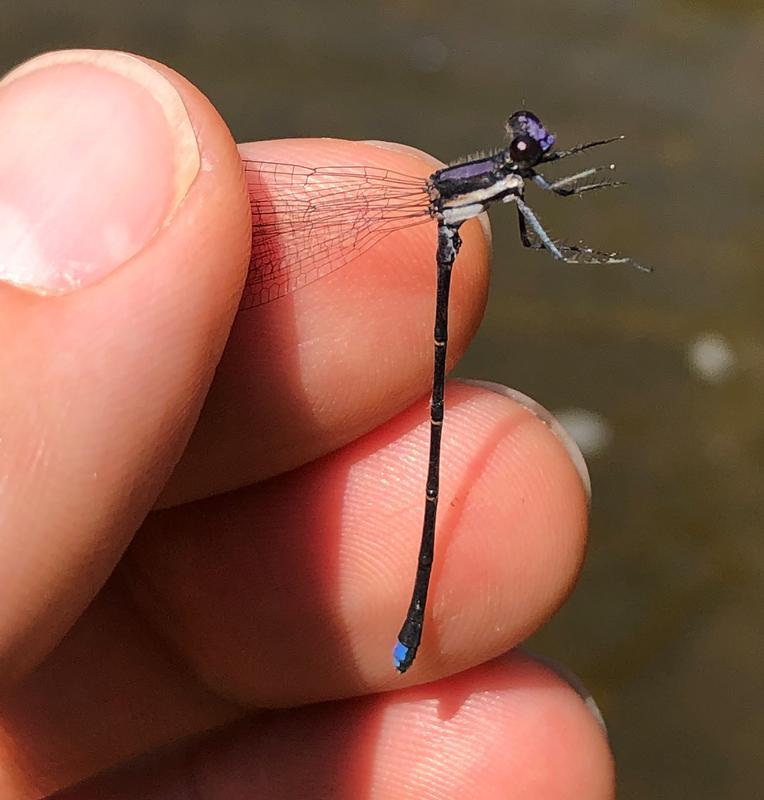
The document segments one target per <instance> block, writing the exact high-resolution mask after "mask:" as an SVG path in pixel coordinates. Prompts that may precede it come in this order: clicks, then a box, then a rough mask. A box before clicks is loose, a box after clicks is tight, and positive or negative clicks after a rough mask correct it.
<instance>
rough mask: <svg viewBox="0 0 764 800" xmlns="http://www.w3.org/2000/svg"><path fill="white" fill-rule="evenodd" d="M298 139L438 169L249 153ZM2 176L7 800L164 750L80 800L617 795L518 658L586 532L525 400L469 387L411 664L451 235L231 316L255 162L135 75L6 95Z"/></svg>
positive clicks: (465, 274) (116, 70)
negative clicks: (400, 653)
mask: <svg viewBox="0 0 764 800" xmlns="http://www.w3.org/2000/svg"><path fill="white" fill-rule="evenodd" d="M290 147H293V148H294V147H296V148H298V149H300V148H302V152H304V153H305V154H306V158H307V157H309V158H315V159H316V160H317V161H323V162H326V163H328V162H329V161H332V162H334V163H341V162H338V159H346V160H347V161H346V163H356V162H357V161H358V160H359V159H363V160H368V161H373V162H375V163H385V164H388V165H389V166H391V167H392V168H395V169H399V170H401V171H403V172H409V173H412V172H417V174H419V173H421V174H422V175H426V174H428V172H430V171H431V170H432V165H431V164H430V163H429V162H428V161H427V160H426V159H425V158H424V157H422V156H421V155H418V154H416V153H414V152H412V151H411V150H410V149H407V148H392V149H391V148H388V147H378V146H375V145H373V144H362V143H348V142H332V141H327V140H316V141H315V142H308V143H307V144H306V143H301V144H292V145H285V144H284V143H278V142H271V143H258V144H253V145H246V146H244V148H243V151H244V152H245V153H248V154H249V155H250V156H251V157H257V158H260V159H268V158H270V159H273V160H284V159H286V158H287V156H286V155H285V153H286V152H287V150H285V149H284V148H287V149H288V148H290ZM289 152H292V153H293V152H294V151H293V150H291V151H289ZM0 176H2V179H1V183H0V209H1V210H0V340H1V341H2V342H3V346H2V348H1V349H0V386H2V391H0V684H1V685H2V689H3V693H2V695H0V790H2V791H0V795H1V796H2V797H3V798H6V797H7V798H8V800H21V799H22V798H24V800H26V799H27V798H37V797H41V796H43V795H45V794H48V793H51V792H53V791H56V790H58V789H61V788H63V787H66V786H69V785H71V784H72V783H74V782H76V781H80V780H83V779H86V778H88V777H90V776H94V775H96V773H99V772H100V771H101V770H104V769H106V768H109V767H112V766H114V765H117V764H121V763H123V762H126V761H127V760H128V759H131V758H132V757H134V756H137V755H140V754H147V753H148V754H152V755H151V757H150V760H149V762H146V761H142V762H139V763H137V764H136V763H130V764H128V765H127V766H125V767H124V768H122V769H121V770H119V771H117V772H115V773H113V774H112V775H110V776H108V777H96V778H94V779H93V780H92V781H90V782H88V783H87V784H84V785H82V786H80V787H78V788H73V789H70V790H68V791H66V792H65V793H64V794H62V797H66V798H69V800H74V799H75V798H76V800H91V799H92V798H99V800H104V799H105V798H114V800H117V798H136V797H141V798H149V797H151V798H154V797H155V798H169V797H177V796H178V794H179V793H180V794H183V793H184V792H186V793H188V794H194V792H195V793H196V794H195V795H194V796H202V797H205V798H207V797H214V798H216V800H217V799H218V798H221V800H225V798H229V797H231V798H233V797H236V798H239V797H242V796H245V797H260V796H267V797H272V798H279V797H283V798H293V797H303V796H304V797H312V798H320V797H352V798H358V797H366V796H369V797H373V796H379V797H391V798H392V797H395V798H406V797H417V798H420V800H421V799H423V798H428V797H432V798H448V797H464V796H474V797H480V798H491V797H502V798H505V797H517V798H534V800H543V799H544V798H567V797H570V798H577V799H578V798H592V799H593V800H595V799H596V798H608V797H612V793H613V787H612V780H613V778H612V765H611V761H610V756H609V753H608V749H607V745H606V743H605V739H604V736H603V734H602V731H601V730H600V728H599V727H598V725H597V723H596V722H595V720H594V718H593V717H592V716H591V715H590V714H589V712H588V711H587V709H586V707H585V706H584V704H583V703H582V702H581V700H580V698H579V696H578V695H577V694H576V693H575V692H574V691H573V689H572V688H571V687H570V686H569V685H568V684H567V683H566V682H565V681H563V680H561V679H560V677H559V676H558V675H556V674H555V673H554V672H553V671H551V670H549V669H548V668H547V667H545V666H543V665H542V664H540V663H538V662H536V661H535V660H533V659H532V658H530V657H528V656H527V655H524V654H522V653H519V652H517V651H513V652H511V653H509V655H505V653H506V652H507V651H508V650H510V648H512V647H513V646H514V645H516V644H517V643H518V642H519V641H521V640H522V639H524V638H525V637H526V636H527V635H528V634H529V633H530V632H532V631H533V630H534V629H535V628H536V627H538V626H539V625H540V624H541V623H542V622H543V621H544V620H545V619H546V618H548V616H549V615H550V614H551V613H552V612H553V611H554V610H555V608H556V607H557V606H558V605H559V604H560V603H561V602H562V601H563V599H564V598H565V596H566V594H567V593H568V591H569V590H570V587H571V585H572V582H573V581H574V579H575V576H576V574H577V571H578V568H579V566H580V562H581V558H582V555H583V547H584V539H585V527H586V496H585V491H584V488H583V482H582V480H581V477H580V476H579V474H578V472H577V471H576V468H575V466H574V464H573V462H572V461H571V458H570V456H569V453H568V451H567V450H566V447H565V446H564V445H563V441H564V440H563V439H561V438H559V437H558V436H555V435H554V433H553V432H552V431H551V429H550V426H549V424H546V423H545V422H544V421H543V420H540V419H539V418H538V417H537V416H536V415H534V414H532V413H529V411H528V408H527V407H524V406H523V405H520V404H518V402H517V401H516V399H513V398H512V397H511V396H508V395H507V394H504V393H501V392H498V391H491V390H489V389H487V388H486V387H485V386H477V385H466V384H458V383H455V384H451V385H450V386H449V389H448V394H447V412H446V423H445V425H446V433H445V435H444V451H443V465H444V466H443V470H442V487H441V499H440V516H439V525H438V542H437V555H436V559H437V563H436V566H435V569H434V574H433V584H432V587H431V593H430V616H429V618H428V620H427V626H426V632H425V638H424V642H423V645H422V648H421V650H420V652H419V656H418V658H417V661H416V663H415V665H414V667H413V668H412V669H411V670H410V671H409V672H408V673H407V674H406V675H405V677H401V676H400V675H398V674H397V673H396V672H395V671H394V669H393V668H392V665H391V661H390V650H391V646H392V643H393V641H394V638H395V634H396V633H397V630H398V627H399V625H400V622H401V619H402V616H403V614H404V613H405V608H406V605H407V602H408V596H409V592H410V588H411V581H412V578H413V571H414V565H415V560H416V551H417V547H418V537H419V530H420V525H421V519H420V515H421V513H422V508H421V506H422V502H423V488H424V486H423V484H424V471H425V465H426V449H427V435H428V409H427V403H426V400H423V399H422V398H423V397H424V396H425V395H426V393H427V391H428V385H429V381H430V373H431V369H432V366H431V364H432V361H431V359H432V353H431V327H432V323H431V320H432V308H433V302H434V297H433V284H434V268H433V252H432V250H433V248H432V242H433V236H434V234H433V231H432V227H431V226H419V227H417V228H412V229H410V230H408V231H404V232H401V233H399V234H396V236H397V237H400V238H397V239H396V242H397V243H398V244H397V247H396V248H385V247H381V248H375V249H374V250H372V251H370V253H369V254H368V256H367V257H365V263H364V264H363V265H358V266H356V265H354V266H353V267H348V268H346V269H343V270H340V271H339V272H337V273H335V274H334V275H332V276H331V277H329V278H326V279H324V280H322V281H318V282H317V283H315V284H313V285H311V286H310V287H307V288H306V289H304V290H302V291H300V292H298V293H297V294H295V295H292V296H289V297H288V298H285V299H284V300H282V301H278V302H275V303H270V304H268V305H266V306H264V307H261V308H258V309H255V310H252V311H250V312H247V313H243V314H240V315H239V316H237V317H236V318H235V320H234V316H235V312H236V306H237V296H238V293H239V291H240V289H241V286H242V282H243V279H244V276H245V274H246V269H247V263H248V257H249V235H250V215H249V205H248V198H247V193H246V189H245V186H244V184H243V180H242V172H241V162H240V155H239V153H238V152H237V150H236V147H235V145H234V144H233V142H232V140H231V138H230V135H229V132H228V130H227V129H226V127H225V125H224V124H223V122H222V121H221V119H220V118H219V116H218V115H217V114H216V112H215V111H214V109H213V108H212V107H211V106H210V104H209V103H208V102H207V100H206V99H205V98H204V97H203V96H202V95H201V94H200V93H199V92H198V90H196V89H195V88H194V87H193V86H191V85H190V84H189V83H188V82H187V81H185V80H184V79H183V78H181V77H180V76H178V75H177V74H175V73H174V72H172V71H171V70H169V69H167V68H166V67H163V66H161V65H159V64H156V63H154V62H149V61H146V60H144V59H138V58H137V57H134V56H128V55H125V54H117V53H96V52H86V51H78V52H73V53H56V54H52V55H48V56H44V57H42V58H41V59H38V60H36V61H33V62H31V63H30V64H28V65H26V66H25V67H23V68H22V70H21V71H17V72H15V73H12V74H11V75H10V76H8V77H6V79H5V82H4V83H2V84H0ZM463 236H464V240H465V244H464V247H463V249H462V251H461V253H460V256H459V259H458V262H457V265H456V268H455V274H454V286H453V290H452V310H451V326H450V345H449V346H450V352H451V354H452V358H455V357H456V356H458V355H459V354H460V353H461V352H463V350H464V348H465V347H466V345H467V342H468V341H469V339H470V337H471V335H472V334H473V333H474V331H475V329H476V327H477V324H478V321H479V317H480V315H481V313H482V308H483V304H484V300H485V295H486V290H487V255H488V248H487V245H486V242H485V238H484V236H483V234H482V232H481V228H480V224H479V223H478V222H473V223H470V224H468V225H465V226H464V229H463ZM372 262H373V263H372ZM9 284H17V285H16V286H13V285H9ZM18 285H21V286H22V287H23V288H18ZM64 290H65V291H64ZM56 292H58V293H60V296H56V297H46V296H42V295H45V294H46V293H47V294H50V293H56ZM61 292H64V293H61ZM232 322H233V327H232V328H231V323H232ZM229 332H230V336H229ZM224 347H225V353H223V349H224ZM221 354H222V361H221V360H220V359H221ZM218 362H220V364H219V366H218ZM216 367H217V371H216ZM213 376H214V381H213ZM210 386H211V388H210ZM208 389H209V392H208ZM203 404H204V407H203V409H202V405H203ZM200 413H201V416H199V414H200ZM537 413H539V414H541V413H542V412H540V411H538V410H537ZM547 422H548V421H547ZM192 432H193V434H192ZM189 437H190V441H189ZM301 465H304V466H301ZM287 470H290V471H287ZM265 479H268V480H265ZM228 490H238V491H228ZM158 498H159V500H158ZM157 507H161V510H153V511H152V508H154V509H156V508H157ZM147 515H148V516H147ZM425 681H427V683H425ZM417 684H418V685H417ZM319 701H321V703H320V704H316V703H318V702H319ZM308 704H316V705H308ZM266 709H267V710H266ZM189 737H190V738H189Z"/></svg>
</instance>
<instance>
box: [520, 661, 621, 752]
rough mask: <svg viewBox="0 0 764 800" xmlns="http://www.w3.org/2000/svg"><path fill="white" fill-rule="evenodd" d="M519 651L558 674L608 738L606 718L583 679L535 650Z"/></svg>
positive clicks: (558, 662)
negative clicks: (580, 700)
mask: <svg viewBox="0 0 764 800" xmlns="http://www.w3.org/2000/svg"><path fill="white" fill-rule="evenodd" d="M518 649H519V650H522V651H523V653H525V654H526V655H527V656H530V658H532V659H533V660H534V661H537V662H538V663H539V664H543V665H544V666H545V667H549V669H551V670H552V672H555V673H557V675H559V676H560V677H561V678H562V679H563V680H564V681H565V682H566V683H567V684H568V685H569V686H570V687H571V688H572V689H573V691H575V693H576V694H577V695H578V696H579V697H580V698H581V699H582V700H583V701H584V705H585V706H586V707H587V708H588V709H589V713H590V714H591V715H592V716H593V717H594V719H596V720H597V722H598V723H599V726H600V727H601V728H602V730H603V732H604V734H605V736H606V737H607V735H608V732H607V725H606V724H605V718H604V717H603V716H602V712H601V711H600V707H599V706H598V705H597V703H596V701H595V700H594V698H593V697H592V694H591V692H590V691H589V690H588V689H587V688H586V687H585V686H584V685H583V683H581V679H580V678H579V677H578V675H576V674H575V673H574V672H573V671H572V670H570V669H569V668H568V667H566V666H565V665H564V664H563V663H561V662H560V661H557V659H555V658H550V657H549V656H546V655H543V654H541V653H537V652H536V651H535V650H531V649H529V648H528V647H525V646H521V647H519V648H518Z"/></svg>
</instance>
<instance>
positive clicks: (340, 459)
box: [123, 384, 586, 706]
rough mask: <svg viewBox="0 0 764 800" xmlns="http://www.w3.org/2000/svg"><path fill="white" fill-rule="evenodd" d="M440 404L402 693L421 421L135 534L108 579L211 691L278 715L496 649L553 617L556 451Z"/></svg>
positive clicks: (463, 403) (557, 554)
mask: <svg viewBox="0 0 764 800" xmlns="http://www.w3.org/2000/svg"><path fill="white" fill-rule="evenodd" d="M447 397H448V401H449V408H450V409H451V412H450V416H449V417H448V421H447V428H446V430H447V434H446V435H445V436H444V437H443V455H442V464H443V467H442V469H441V493H440V501H439V518H438V528H437V540H436V557H435V565H434V568H433V573H432V583H431V587H430V597H429V605H428V614H427V617H426V620H425V631H424V640H423V643H422V646H421V648H420V650H419V655H418V658H417V661H416V663H415V665H414V667H413V668H412V669H411V670H410V671H409V672H408V673H407V674H406V675H405V676H404V677H401V676H399V675H398V674H397V673H396V672H395V671H394V670H393V668H392V663H391V651H392V645H393V642H394V640H395V637H396V634H397V632H398V629H399V627H400V625H401V623H402V621H403V617H404V614H405V610H406V608H407V606H408V602H409V597H410V592H411V586H412V583H413V576H414V569H415V565H416V557H417V551H418V547H419V532H420V531H421V519H422V517H421V515H422V512H423V506H424V502H425V501H424V471H425V465H426V452H427V440H428V435H429V425H428V421H427V412H426V408H423V407H421V406H420V405H417V406H415V407H414V408H412V409H410V410H409V411H407V412H406V413H404V414H402V415H400V416H399V417H397V418H396V419H395V420H393V421H392V422H390V423H388V424H387V425H385V426H383V427H382V428H381V429H378V430H376V431H374V432H373V433H371V434H369V435H367V436H366V437H364V438H362V439H361V440H358V441H356V442H354V443H352V444H351V445H348V446H347V447H345V448H344V449H343V450H342V451H339V452H337V453H335V454H333V455H332V456H330V457H326V458H324V459H322V460H321V461H319V462H315V463H313V464H310V465H308V466H306V467H303V468H302V469H300V470H297V471H295V472H292V473H290V474H288V475H284V476H281V477H279V478H277V479H273V480H271V481H268V482H266V483H265V484H262V485H260V486H257V487H252V488H250V489H247V490H242V491H240V492H238V493H236V494H234V495H227V496H224V497H220V498H213V499H210V500H208V501H203V502H200V503H195V504H191V505H189V506H185V507H179V508H176V509H171V510H168V511H165V512H162V513H160V514H158V515H155V516H154V517H153V518H152V519H151V520H150V521H149V523H148V524H147V526H146V528H145V530H144V531H143V532H142V534H141V535H140V536H139V537H138V538H137V539H136V541H135V542H134V544H133V546H132V548H131V549H130V551H129V554H128V555H129V559H128V561H127V563H126V564H125V565H124V569H125V570H126V572H125V573H123V574H124V576H125V579H126V580H127V581H128V582H129V583H130V584H132V585H133V586H134V594H135V597H136V602H137V604H138V607H139V608H141V609H143V613H145V614H146V615H147V617H148V619H149V624H150V625H151V626H152V628H154V629H155V630H158V631H160V632H161V634H162V635H163V636H164V637H166V639H167V641H168V643H169V644H170V647H171V649H172V650H173V652H175V653H177V654H179V655H180V657H182V659H183V660H184V661H185V662H186V663H188V664H190V665H191V668H192V670H193V671H194V672H195V674H197V675H198V676H199V677H200V679H201V680H202V681H203V682H204V683H206V684H207V685H208V686H210V688H212V689H213V691H216V692H218V693H221V694H223V695H224V696H227V697H231V698H234V699H235V700H236V701H238V702H240V703H247V704H255V705H263V706H287V705H296V704H300V703H305V702H314V701H317V700H325V699H334V698H337V697H344V696H349V695H353V694H359V693H364V692H369V691H379V690H385V689H390V688H394V687H398V686H400V685H401V684H402V683H404V682H422V681H428V680H433V679H435V678H438V677H442V676H443V675H447V674H451V673H453V672H456V671H458V670H460V669H464V668H466V667H468V666H471V665H474V664H477V663H480V662H482V661H485V660H487V659H489V658H492V657H494V656H495V655H497V654H498V653H502V652H504V651H506V650H507V649H508V648H510V647H512V646H513V645H515V644H516V643H517V642H519V641H521V640H523V639H524V638H526V637H527V636H528V635H529V634H530V633H531V631H533V630H534V629H535V628H536V627H538V626H539V625H540V624H542V623H543V622H544V621H545V620H546V619H548V617H549V616H550V615H551V614H552V613H553V612H554V610H555V609H556V608H557V607H558V606H559V604H560V603H561V602H562V601H563V599H564V598H565V596H566V595H567V593H568V592H569V590H570V588H571V586H572V584H573V581H574V579H575V576H576V575H577V572H578V569H579V567H580V564H581V561H582V558H583V550H584V541H585V530H586V496H585V492H584V485H583V482H582V480H581V476H580V475H579V472H578V471H577V470H576V468H575V466H574V464H573V461H572V460H571V458H570V455H569V451H568V449H566V445H565V444H563V442H562V441H561V440H560V439H558V438H557V436H555V435H554V434H553V433H552V432H551V430H550V428H549V426H548V425H547V423H546V422H545V421H542V420H540V419H539V418H538V417H536V416H535V415H534V414H532V413H530V412H529V410H528V409H527V408H525V407H523V406H521V405H518V404H517V403H516V402H514V401H512V400H511V399H509V398H507V397H506V396H504V395H501V394H497V393H495V392H490V391H486V390H485V389H482V388H476V387H472V386H465V385H460V384H455V385H450V386H449V390H448V393H447ZM570 447H571V448H572V447H574V446H573V445H570ZM189 587H193V591H190V590H189Z"/></svg>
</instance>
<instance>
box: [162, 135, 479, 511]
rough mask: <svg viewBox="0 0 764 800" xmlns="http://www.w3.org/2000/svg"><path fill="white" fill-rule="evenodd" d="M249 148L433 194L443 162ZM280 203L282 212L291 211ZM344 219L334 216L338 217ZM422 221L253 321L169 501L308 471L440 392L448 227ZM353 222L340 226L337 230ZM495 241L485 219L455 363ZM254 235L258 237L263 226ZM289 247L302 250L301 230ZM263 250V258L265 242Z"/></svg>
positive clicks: (390, 153) (467, 258)
mask: <svg viewBox="0 0 764 800" xmlns="http://www.w3.org/2000/svg"><path fill="white" fill-rule="evenodd" d="M240 151H241V153H242V156H243V158H244V159H245V160H246V159H252V160H256V161H270V162H276V163H278V164H284V165H293V164H299V165H302V166H305V167H313V166H319V165H327V166H334V167H340V168H342V167H343V166H348V165H349V166H356V165H362V166H369V167H374V168H383V169H389V170H395V171H396V172H397V173H400V174H402V175H405V176H411V177H412V179H413V178H418V179H421V181H422V186H424V181H425V180H426V178H427V176H428V175H430V174H431V173H432V172H433V171H434V169H436V168H437V166H438V162H437V161H435V159H433V158H431V157H430V156H427V155H426V154H424V153H421V152H419V151H416V150H414V149H413V148H405V147H403V146H395V145H390V146H386V145H383V144H382V143H379V144H373V143H365V142H350V141H344V140H337V139H313V140H311V139H306V140H281V141H271V142H259V143H253V144H246V145H241V146H240ZM283 191H284V192H285V196H286V197H288V196H289V193H290V191H293V188H290V186H289V185H288V184H287V185H286V186H285V187H284V189H283ZM361 200H363V198H361ZM277 206H278V207H277V208H276V210H277V211H278V210H279V208H282V207H283V203H278V204H277ZM425 208H426V205H423V210H424V209H425ZM331 212H332V207H331V206H329V207H328V210H327V212H326V214H327V215H331ZM322 216H324V215H322ZM422 221H423V223H424V224H410V225H407V226H405V227H403V226H402V227H397V228H396V229H395V230H393V231H391V232H390V233H388V234H386V235H385V236H384V238H379V239H378V240H376V242H375V244H374V246H371V247H369V248H368V249H366V250H365V251H363V252H361V253H360V255H357V256H356V257H353V258H352V260H349V261H347V263H345V264H344V265H343V266H342V268H341V269H336V270H334V271H331V272H330V273H329V274H327V275H326V276H324V277H321V279H319V280H315V281H314V282H312V283H310V284H309V285H307V286H305V287H304V288H302V289H300V291H296V292H291V293H289V294H286V295H285V296H282V297H279V298H278V299H275V300H273V301H272V302H268V303H266V304H262V305H258V306H257V307H255V308H252V309H248V310H242V311H240V313H239V315H238V317H237V319H236V322H235V324H234V327H233V330H232V333H231V338H230V340H229V342H228V346H227V348H226V352H225V354H224V356H223V359H222V361H221V363H220V365H219V367H218V371H217V375H216V379H215V382H214V384H213V387H212V389H211V391H210V394H209V395H208V398H207V403H206V405H205V408H204V411H203V413H202V416H201V418H200V420H199V423H198V426H197V428H196V431H195V433H194V436H193V437H192V440H191V442H190V443H189V447H188V449H187V451H186V452H185V454H184V457H183V459H182V461H181V463H180V464H179V465H178V467H177V469H176V472H175V474H174V476H173V478H172V480H171V481H170V484H169V486H168V487H167V489H166V491H165V493H164V495H163V502H164V503H166V504H174V503H179V502H184V501H187V500H191V499H197V498H199V497H205V496H209V495H211V494H215V493H219V492H223V491H227V490H229V489H233V488H238V487H241V486H244V485H247V484H250V483H253V482H256V481H258V480H262V479H264V478H267V477H270V476H272V475H275V474H278V473H281V472H284V471H287V470H289V469H292V468H294V467H296V466H299V465H301V464H304V463H306V462H308V461H311V460H313V459H314V458H317V457H319V456H321V455H324V454H326V453H328V452H330V451H332V450H335V449H337V448H338V447H341V446H342V445H344V444H347V443H348V442H350V441H352V440H354V439H356V438H357V437H359V436H361V435H362V434H364V433H367V432H368V431H370V430H372V429H373V428H375V427H376V426H377V425H379V424H381V423H382V422H384V421H386V420H388V419H390V418H391V417H393V416H394V415H395V414H397V413H399V412H400V411H401V410H403V409H404V408H406V407H407V406H408V405H410V404H411V403H412V402H413V401H414V400H416V399H417V398H419V397H421V396H423V395H425V394H426V393H427V391H428V389H429V386H430V382H431V380H432V358H433V356H432V328H433V321H434V306H435V241H436V231H435V225H434V223H433V222H430V221H428V220H427V217H426V216H425V217H423V220H422ZM343 224H345V223H343V221H342V219H341V218H339V217H338V219H337V225H338V226H342V225H343ZM368 224H371V223H368ZM323 227H324V226H322V228H323ZM350 230H351V232H352V228H351V229H350ZM324 232H325V235H326V236H327V237H328V238H329V239H330V240H331V241H330V242H329V243H328V245H327V246H328V247H329V250H330V253H332V248H334V251H333V255H334V257H339V258H344V256H343V254H342V253H338V252H337V250H336V248H337V239H336V237H335V238H332V237H333V236H334V233H333V231H332V228H331V225H330V224H329V225H327V226H326V227H325V230H324V231H322V232H321V234H322V235H323V233H324ZM372 232H373V231H372ZM487 232H488V231H487V227H486V226H485V222H484V221H483V220H470V221H469V222H467V223H465V224H464V225H463V226H462V230H461V233H462V238H463V246H462V249H461V250H460V253H459V256H458V259H457V262H456V266H455V269H454V278H453V286H452V291H451V304H450V319H449V360H448V363H449V366H453V364H454V363H455V362H456V360H458V358H459V357H460V356H461V354H462V353H463V352H464V350H465V348H466V346H467V344H468V343H469V341H470V339H471V338H472V336H473V335H474V333H475V331H476V329H477V326H478V324H479V321H480V318H481V316H482V313H483V309H484V307H485V302H486V296H487V289H488V261H489V252H490V245H489V241H488V236H487ZM253 233H254V235H255V239H256V237H257V229H255V230H254V232H253ZM366 233H368V230H366V231H364V230H361V231H360V232H358V233H357V234H356V235H357V236H358V237H359V238H360V237H361V236H363V235H365V234H366ZM280 235H281V234H280ZM282 238H283V239H285V240H288V238H289V231H284V232H283V237H282ZM313 239H314V240H316V241H311V242H310V246H311V247H317V246H320V242H317V236H314V237H313ZM253 247H254V252H255V253H256V254H257V253H258V252H262V250H258V245H257V241H255V244H254V246H253ZM292 257H293V258H300V257H301V254H299V253H296V254H293V256H292Z"/></svg>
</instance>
